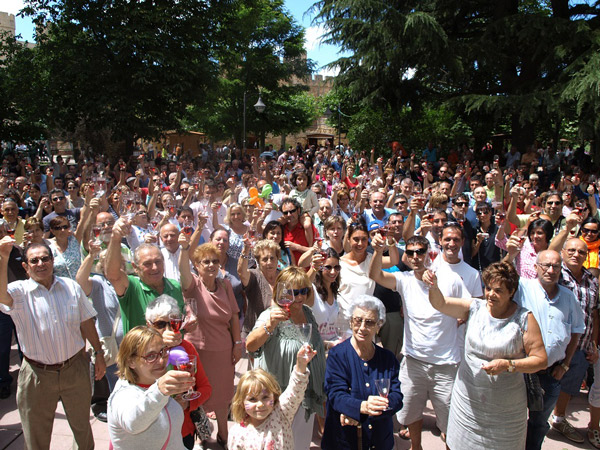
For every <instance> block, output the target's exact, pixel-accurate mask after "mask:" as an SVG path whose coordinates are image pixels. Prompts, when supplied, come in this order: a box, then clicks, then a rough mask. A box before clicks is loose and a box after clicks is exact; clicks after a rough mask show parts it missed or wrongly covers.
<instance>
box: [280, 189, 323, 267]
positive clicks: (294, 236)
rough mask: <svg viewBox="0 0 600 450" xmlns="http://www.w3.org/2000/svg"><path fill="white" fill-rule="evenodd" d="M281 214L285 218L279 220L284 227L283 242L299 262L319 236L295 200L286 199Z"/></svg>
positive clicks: (282, 203)
mask: <svg viewBox="0 0 600 450" xmlns="http://www.w3.org/2000/svg"><path fill="white" fill-rule="evenodd" d="M281 213H282V214H283V216H282V217H281V218H280V219H279V220H280V222H281V224H282V225H283V240H284V241H285V244H286V247H288V248H289V249H290V251H291V252H292V253H293V254H294V257H295V258H296V261H299V260H300V257H301V256H302V254H303V253H304V252H306V251H308V250H309V249H310V247H311V246H312V244H313V242H314V238H315V236H318V232H317V229H316V228H315V227H314V225H313V224H312V222H311V220H310V217H308V216H307V215H306V216H301V214H302V206H301V205H300V203H299V202H298V200H296V199H294V198H291V197H286V198H285V199H284V200H283V201H282V202H281ZM301 217H302V222H301V221H300V219H301Z"/></svg>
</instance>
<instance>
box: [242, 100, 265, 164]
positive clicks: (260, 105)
mask: <svg viewBox="0 0 600 450" xmlns="http://www.w3.org/2000/svg"><path fill="white" fill-rule="evenodd" d="M266 107H267V106H266V105H265V104H264V103H263V101H262V99H261V98H260V92H259V93H258V101H257V102H256V103H255V104H254V109H255V110H256V112H257V113H259V114H260V113H262V112H263V111H264V110H265V108H266ZM243 133H244V135H243V137H242V142H243V145H242V159H244V151H245V150H246V91H244V130H243Z"/></svg>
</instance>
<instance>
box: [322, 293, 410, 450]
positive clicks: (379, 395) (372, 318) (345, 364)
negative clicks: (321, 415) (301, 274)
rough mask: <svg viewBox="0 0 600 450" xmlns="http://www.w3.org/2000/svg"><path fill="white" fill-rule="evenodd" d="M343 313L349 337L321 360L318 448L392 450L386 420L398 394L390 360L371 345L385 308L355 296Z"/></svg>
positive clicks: (391, 356)
mask: <svg viewBox="0 0 600 450" xmlns="http://www.w3.org/2000/svg"><path fill="white" fill-rule="evenodd" d="M346 312H347V314H348V315H349V317H348V318H349V320H350V329H351V330H352V337H351V338H350V339H347V340H345V341H344V342H342V343H341V344H338V345H336V346H335V347H333V348H332V349H331V350H329V356H328V357H327V367H326V370H325V393H326V394H327V416H326V419H325V431H324V433H323V439H322V440H321V448H323V449H325V450H330V449H336V450H338V449H340V450H341V449H353V448H357V447H358V448H377V449H383V450H390V449H392V448H394V434H393V431H394V430H393V428H394V426H393V423H392V417H393V416H394V414H395V413H396V412H397V411H398V410H400V408H402V393H401V392H400V380H399V379H398V372H399V369H400V365H399V363H398V360H397V359H396V356H395V355H394V354H393V353H392V352H390V351H389V350H386V349H384V348H382V347H379V346H377V345H375V343H374V337H375V335H376V334H377V332H378V331H379V328H381V326H382V325H383V324H384V322H385V307H384V306H383V303H381V300H379V299H377V298H375V297H373V296H371V295H359V296H358V297H357V298H355V299H353V300H351V301H350V304H349V305H348V308H347V309H346ZM359 429H360V430H361V432H360V433H359V431H358V430H359ZM359 439H360V444H359ZM361 446H362V447H361Z"/></svg>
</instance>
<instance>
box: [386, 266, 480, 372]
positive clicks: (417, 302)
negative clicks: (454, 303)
mask: <svg viewBox="0 0 600 450" xmlns="http://www.w3.org/2000/svg"><path fill="white" fill-rule="evenodd" d="M393 275H394V276H395V277H396V291H397V292H399V293H400V295H401V296H402V300H403V301H402V309H403V311H404V345H403V348H402V353H404V354H405V355H409V356H411V357H413V358H415V359H418V360H419V361H423V362H427V363H430V364H458V363H459V362H460V360H461V351H460V346H459V337H458V334H459V333H458V323H457V321H456V319H455V318H454V317H450V316H447V315H446V314H442V313H441V312H439V311H438V310H436V309H435V308H434V307H433V306H431V303H429V288H428V286H427V285H426V284H425V283H423V282H422V281H419V280H418V279H417V277H415V274H414V272H413V271H411V272H394V273H393ZM438 286H439V288H440V291H442V294H444V296H446V297H457V298H461V297H463V296H465V295H468V294H467V292H466V288H465V286H464V284H463V283H462V281H461V280H460V278H459V276H458V275H456V274H454V273H450V274H449V275H448V276H444V277H443V278H441V277H438Z"/></svg>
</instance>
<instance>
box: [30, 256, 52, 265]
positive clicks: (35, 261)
mask: <svg viewBox="0 0 600 450" xmlns="http://www.w3.org/2000/svg"><path fill="white" fill-rule="evenodd" d="M51 260H52V258H51V257H50V256H40V257H39V258H30V259H29V260H27V262H28V263H29V264H31V265H32V266H35V265H37V264H38V263H39V262H40V261H41V262H43V263H44V264H46V263H47V262H49V261H51Z"/></svg>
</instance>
